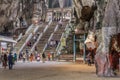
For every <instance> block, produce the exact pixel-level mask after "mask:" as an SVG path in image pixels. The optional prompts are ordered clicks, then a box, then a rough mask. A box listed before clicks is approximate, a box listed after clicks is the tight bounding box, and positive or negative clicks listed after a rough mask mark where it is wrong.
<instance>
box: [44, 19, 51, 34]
mask: <svg viewBox="0 0 120 80" xmlns="http://www.w3.org/2000/svg"><path fill="white" fill-rule="evenodd" d="M51 23H52V20H51V21H50V22H49V23H48V25H47V26H46V27H45V29H44V31H43V32H46V30H47V29H48V27H49V26H50V24H51Z"/></svg>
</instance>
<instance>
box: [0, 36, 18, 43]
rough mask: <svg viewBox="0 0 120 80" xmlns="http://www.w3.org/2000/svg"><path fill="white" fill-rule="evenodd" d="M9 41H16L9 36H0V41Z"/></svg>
mask: <svg viewBox="0 0 120 80" xmlns="http://www.w3.org/2000/svg"><path fill="white" fill-rule="evenodd" d="M2 41H4V42H11V43H17V41H15V40H13V39H12V38H10V37H5V36H0V42H2Z"/></svg>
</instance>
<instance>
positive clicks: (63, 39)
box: [61, 38, 66, 46]
mask: <svg viewBox="0 0 120 80" xmlns="http://www.w3.org/2000/svg"><path fill="white" fill-rule="evenodd" d="M61 45H62V46H66V39H65V38H62V40H61Z"/></svg>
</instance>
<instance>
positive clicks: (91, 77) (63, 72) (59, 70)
mask: <svg viewBox="0 0 120 80" xmlns="http://www.w3.org/2000/svg"><path fill="white" fill-rule="evenodd" d="M0 80H120V77H119V78H118V77H117V78H113V77H111V78H101V77H97V76H96V75H95V68H94V66H87V65H86V64H78V63H71V62H48V61H47V62H45V63H42V62H36V61H34V62H25V63H23V62H17V63H16V65H15V66H14V69H13V70H8V69H6V70H4V69H3V68H1V65H0Z"/></svg>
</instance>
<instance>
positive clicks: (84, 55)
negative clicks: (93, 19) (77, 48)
mask: <svg viewBox="0 0 120 80" xmlns="http://www.w3.org/2000/svg"><path fill="white" fill-rule="evenodd" d="M85 40H86V34H84V41H85ZM83 59H84V61H86V45H85V44H84V54H83Z"/></svg>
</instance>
